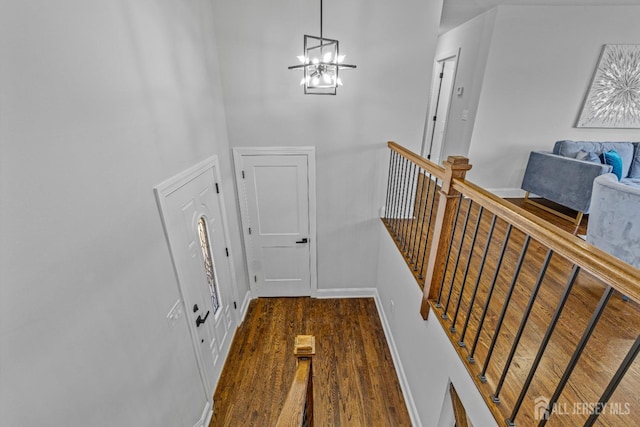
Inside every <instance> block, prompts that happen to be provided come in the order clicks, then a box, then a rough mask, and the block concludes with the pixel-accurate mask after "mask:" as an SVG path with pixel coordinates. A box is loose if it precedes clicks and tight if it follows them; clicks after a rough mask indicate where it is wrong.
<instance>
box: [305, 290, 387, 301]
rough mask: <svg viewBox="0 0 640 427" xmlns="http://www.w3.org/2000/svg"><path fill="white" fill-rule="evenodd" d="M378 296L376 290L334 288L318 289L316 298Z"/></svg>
mask: <svg viewBox="0 0 640 427" xmlns="http://www.w3.org/2000/svg"><path fill="white" fill-rule="evenodd" d="M377 294H378V290H377V289H376V288H334V289H318V291H317V292H316V298H318V299H328V298H374V297H375V296H376V295H377Z"/></svg>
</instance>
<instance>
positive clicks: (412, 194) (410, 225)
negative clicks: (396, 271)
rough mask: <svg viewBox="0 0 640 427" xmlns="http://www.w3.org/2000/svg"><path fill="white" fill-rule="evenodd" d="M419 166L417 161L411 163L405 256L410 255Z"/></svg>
mask: <svg viewBox="0 0 640 427" xmlns="http://www.w3.org/2000/svg"><path fill="white" fill-rule="evenodd" d="M417 169H418V166H417V165H416V164H415V163H412V164H411V190H409V203H408V205H407V226H406V229H405V235H406V236H407V242H406V244H405V246H403V248H402V249H403V252H404V255H405V256H409V246H410V245H411V229H412V228H413V219H414V218H415V213H416V212H415V210H416V196H415V194H416V193H415V191H414V187H415V181H416V170H417Z"/></svg>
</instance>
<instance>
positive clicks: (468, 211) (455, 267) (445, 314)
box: [442, 199, 473, 319]
mask: <svg viewBox="0 0 640 427" xmlns="http://www.w3.org/2000/svg"><path fill="white" fill-rule="evenodd" d="M472 207H473V200H471V199H469V203H468V204H467V214H466V215H465V218H464V226H463V227H462V234H461V235H460V246H458V256H456V262H455V264H454V266H453V274H452V275H451V285H450V286H449V295H447V303H446V304H445V305H444V313H443V314H442V318H443V319H448V318H449V317H448V316H447V311H448V310H449V303H450V302H451V294H453V285H454V284H455V281H456V275H457V273H458V264H459V263H460V256H461V255H462V247H463V246H464V239H465V238H466V237H467V225H469V215H470V212H471V208H472ZM456 221H457V218H456ZM451 236H452V237H453V234H452V235H451Z"/></svg>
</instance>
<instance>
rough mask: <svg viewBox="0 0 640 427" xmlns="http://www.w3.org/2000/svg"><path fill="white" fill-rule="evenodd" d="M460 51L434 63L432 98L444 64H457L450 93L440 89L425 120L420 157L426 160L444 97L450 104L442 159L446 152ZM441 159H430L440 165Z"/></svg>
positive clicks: (441, 56) (446, 114) (441, 148)
mask: <svg viewBox="0 0 640 427" xmlns="http://www.w3.org/2000/svg"><path fill="white" fill-rule="evenodd" d="M460 51H461V48H458V49H456V50H451V51H448V52H444V53H442V54H441V55H440V56H438V57H437V58H436V59H435V60H434V61H433V74H432V79H431V92H430V95H431V96H433V94H434V93H435V92H436V87H437V86H438V85H439V84H440V80H441V79H440V78H439V77H438V76H439V75H440V70H441V69H442V66H443V65H444V63H445V62H447V61H451V60H452V61H454V62H455V64H454V66H453V76H452V80H451V88H450V90H449V93H448V94H443V93H442V91H441V89H439V90H438V95H437V99H435V100H434V99H432V100H431V101H430V102H429V106H428V108H427V117H426V118H425V122H424V131H423V134H422V147H421V149H420V155H421V156H423V157H425V158H427V154H428V153H429V151H430V150H431V148H433V147H432V145H433V131H434V127H435V122H434V121H433V119H432V117H433V116H434V115H437V114H438V105H439V104H440V103H441V98H442V97H443V96H446V97H448V103H447V111H444V112H443V115H444V131H443V132H442V142H441V143H440V154H439V157H440V159H442V153H443V151H444V150H443V148H444V147H445V145H446V142H447V127H448V126H449V113H450V112H451V101H452V100H453V92H454V90H455V87H456V79H457V77H458V64H459V63H460ZM440 159H430V160H431V161H432V162H433V163H437V164H440V163H441V161H440ZM442 160H444V159H442Z"/></svg>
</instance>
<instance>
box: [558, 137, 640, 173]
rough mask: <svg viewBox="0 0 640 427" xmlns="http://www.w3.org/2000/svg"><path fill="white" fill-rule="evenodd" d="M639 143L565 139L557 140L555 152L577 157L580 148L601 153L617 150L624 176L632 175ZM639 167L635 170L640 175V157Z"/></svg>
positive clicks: (639, 159)
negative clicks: (632, 166) (632, 165)
mask: <svg viewBox="0 0 640 427" xmlns="http://www.w3.org/2000/svg"><path fill="white" fill-rule="evenodd" d="M637 144H638V143H634V142H609V141H606V142H599V141H570V140H563V141H557V142H556V143H555V145H554V146H553V154H557V155H560V156H564V157H572V158H575V157H576V155H577V154H578V153H579V152H580V150H583V151H588V152H593V153H596V154H597V155H600V154H602V153H604V152H607V151H611V150H615V151H617V152H618V154H620V158H621V159H622V177H623V178H624V177H626V176H629V175H630V172H631V164H632V163H633V162H634V160H635V159H634V154H636V155H638V153H634V152H635V151H636V150H635V146H636V145H637ZM637 161H638V167H637V168H634V172H636V171H637V174H638V176H640V158H638V159H637Z"/></svg>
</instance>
